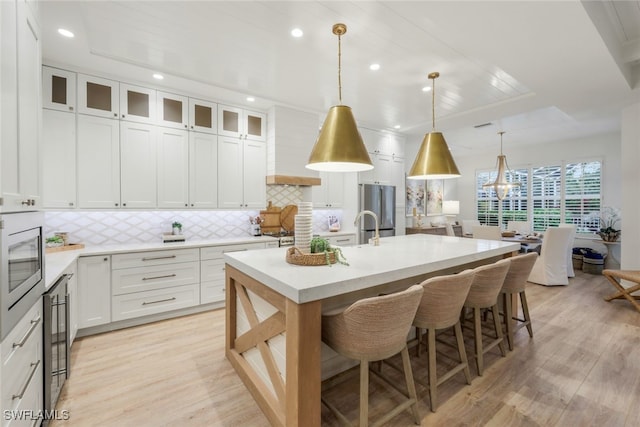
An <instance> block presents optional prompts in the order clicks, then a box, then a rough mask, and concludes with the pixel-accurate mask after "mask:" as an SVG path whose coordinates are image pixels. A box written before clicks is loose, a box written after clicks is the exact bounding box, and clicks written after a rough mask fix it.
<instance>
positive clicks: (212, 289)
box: [200, 281, 225, 304]
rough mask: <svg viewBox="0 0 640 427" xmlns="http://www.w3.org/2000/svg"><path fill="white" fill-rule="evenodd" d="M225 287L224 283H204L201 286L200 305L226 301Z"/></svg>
mask: <svg viewBox="0 0 640 427" xmlns="http://www.w3.org/2000/svg"><path fill="white" fill-rule="evenodd" d="M224 297H225V285H224V281H223V282H222V283H220V282H219V281H211V282H202V284H201V285H200V304H207V303H210V302H217V301H224Z"/></svg>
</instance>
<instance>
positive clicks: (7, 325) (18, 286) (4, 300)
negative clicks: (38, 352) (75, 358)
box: [0, 212, 45, 339]
mask: <svg viewBox="0 0 640 427" xmlns="http://www.w3.org/2000/svg"><path fill="white" fill-rule="evenodd" d="M43 227H44V214H43V213H42V212H19V213H9V214H3V215H1V216H0V285H1V287H2V288H1V290H0V309H1V310H2V311H1V313H0V336H1V337H0V339H4V337H5V336H6V335H7V334H8V333H9V331H11V329H12V328H13V327H14V326H15V325H16V324H17V323H18V321H19V320H20V319H21V318H22V317H23V316H24V315H25V314H26V313H27V311H29V309H30V308H31V307H32V306H33V304H35V303H36V302H37V301H38V300H40V298H41V296H42V294H43V293H44V290H45V285H44V282H45V280H44V278H45V277H44V240H43V235H42V229H43Z"/></svg>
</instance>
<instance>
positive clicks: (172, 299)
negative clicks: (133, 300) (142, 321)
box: [142, 297, 176, 305]
mask: <svg viewBox="0 0 640 427" xmlns="http://www.w3.org/2000/svg"><path fill="white" fill-rule="evenodd" d="M175 299H176V297H171V298H167V299H159V300H158V301H150V302H146V301H143V302H142V305H149V304H157V303H159V302H167V301H174V300H175Z"/></svg>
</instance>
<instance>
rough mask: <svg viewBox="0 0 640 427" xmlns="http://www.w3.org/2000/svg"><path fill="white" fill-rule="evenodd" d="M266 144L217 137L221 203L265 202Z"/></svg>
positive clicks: (225, 205)
mask: <svg viewBox="0 0 640 427" xmlns="http://www.w3.org/2000/svg"><path fill="white" fill-rule="evenodd" d="M266 154H267V153H266V145H265V144H264V143H262V142H257V141H250V140H244V139H239V138H231V137H218V176H220V177H224V181H222V180H219V181H218V199H219V202H218V206H219V207H221V208H231V209H238V208H261V207H264V206H265V205H266V182H265V176H266V162H267V160H266Z"/></svg>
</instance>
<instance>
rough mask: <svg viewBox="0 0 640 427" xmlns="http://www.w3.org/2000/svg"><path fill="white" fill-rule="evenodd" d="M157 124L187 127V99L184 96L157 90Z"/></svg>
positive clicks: (180, 127) (179, 127)
mask: <svg viewBox="0 0 640 427" xmlns="http://www.w3.org/2000/svg"><path fill="white" fill-rule="evenodd" d="M157 98H158V124H159V125H160V126H167V127H171V128H178V129H187V128H188V116H187V111H188V108H189V100H188V98H187V97H186V96H181V95H176V94H173V93H167V92H158V93H157Z"/></svg>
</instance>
